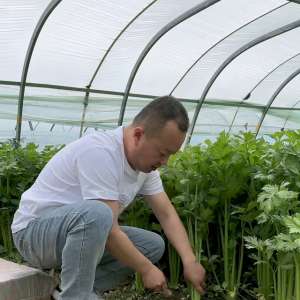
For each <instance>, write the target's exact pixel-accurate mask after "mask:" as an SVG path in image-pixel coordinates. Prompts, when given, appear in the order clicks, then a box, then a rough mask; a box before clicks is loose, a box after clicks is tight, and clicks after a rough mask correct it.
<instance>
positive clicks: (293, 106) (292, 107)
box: [282, 100, 300, 130]
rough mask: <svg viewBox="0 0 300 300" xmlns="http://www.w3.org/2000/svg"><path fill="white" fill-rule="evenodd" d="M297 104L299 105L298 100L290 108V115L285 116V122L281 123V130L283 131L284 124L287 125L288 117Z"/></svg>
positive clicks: (299, 101)
mask: <svg viewBox="0 0 300 300" xmlns="http://www.w3.org/2000/svg"><path fill="white" fill-rule="evenodd" d="M299 103H300V100H298V101H297V102H296V103H295V104H294V105H292V106H291V108H290V113H289V114H288V115H287V117H286V119H285V121H284V123H283V126H282V129H283V130H284V128H285V125H286V123H287V122H288V120H289V117H290V115H291V114H292V113H293V111H294V108H295V107H296V106H297V105H298V104H299Z"/></svg>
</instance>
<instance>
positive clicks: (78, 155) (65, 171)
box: [12, 127, 163, 233]
mask: <svg viewBox="0 0 300 300" xmlns="http://www.w3.org/2000/svg"><path fill="white" fill-rule="evenodd" d="M162 191H163V186H162V182H161V179H160V176H159V172H158V171H153V172H150V173H143V172H137V171H135V170H133V169H132V168H131V167H130V165H129V163H128V161H127V159H126V156H125V153H124V144H123V127H118V128H117V129H114V130H109V131H103V132H96V133H93V134H91V135H87V136H84V137H82V138H80V139H78V140H77V141H75V142H72V143H70V144H69V145H67V146H65V147H64V148H63V149H62V150H60V151H59V152H58V153H57V154H55V155H54V156H53V157H52V158H51V159H50V161H49V162H48V163H47V165H46V166H45V167H44V169H43V170H42V171H41V173H40V174H39V176H38V178H37V179H36V181H35V182H34V184H33V185H32V186H31V188H29V189H28V190H26V191H25V192H24V193H23V194H22V197H21V201H20V205H19V208H18V210H17V211H16V213H15V216H14V219H13V223H12V232H14V233H15V232H17V231H19V230H21V229H23V228H25V227H26V226H27V224H28V223H29V222H30V221H32V220H34V219H35V218H37V217H39V216H40V215H41V214H43V215H45V213H46V212H47V211H50V210H52V209H53V208H57V207H59V206H62V205H66V204H72V203H78V202H80V201H86V200H90V199H104V200H117V201H119V202H120V206H121V207H122V210H123V209H124V208H125V207H127V206H128V205H129V204H130V202H132V201H133V199H134V198H135V196H136V195H137V194H143V195H154V194H158V193H160V192H162Z"/></svg>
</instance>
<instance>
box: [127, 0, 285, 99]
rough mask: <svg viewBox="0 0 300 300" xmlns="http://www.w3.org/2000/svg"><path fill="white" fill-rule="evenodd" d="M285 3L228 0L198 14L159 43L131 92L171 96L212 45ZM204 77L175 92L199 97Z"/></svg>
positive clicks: (153, 49)
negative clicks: (188, 71)
mask: <svg viewBox="0 0 300 300" xmlns="http://www.w3.org/2000/svg"><path fill="white" fill-rule="evenodd" d="M283 3H286V1H260V0H252V1H248V0H239V1H235V0H225V1H220V2H218V3H216V4H214V5H212V6H211V7H209V8H207V9H205V10H203V11H201V12H199V13H198V14H196V15H195V16H193V17H191V18H189V19H187V20H186V21H184V22H182V23H181V24H179V25H178V26H176V27H175V28H173V29H172V30H171V31H169V32H168V33H167V34H166V35H164V36H163V37H162V38H161V39H160V40H159V41H158V42H157V43H156V45H155V46H154V47H153V48H152V49H151V51H150V52H149V54H148V55H147V56H146V58H145V60H144V62H143V64H142V65H141V67H140V69H139V71H138V73H137V76H136V78H135V80H134V83H133V86H132V90H131V91H132V92H135V93H146V94H147V93H153V89H155V93H156V94H158V95H164V94H169V93H170V92H171V91H172V89H173V88H174V86H175V85H176V83H177V82H178V81H179V79H180V78H181V76H182V75H183V74H184V73H185V72H186V70H187V69H188V68H189V67H190V66H191V65H192V64H193V63H194V62H195V61H196V60H197V59H198V58H199V56H201V55H202V54H203V53H204V52H205V51H207V50H208V49H209V48H210V47H211V46H212V45H214V44H216V43H217V42H219V41H220V40H221V39H223V38H224V37H226V36H227V35H228V34H230V33H231V32H233V31H234V30H236V29H237V28H239V27H241V26H243V25H244V24H246V23H247V22H249V21H251V20H253V19H254V18H256V17H257V16H258V15H261V14H264V13H266V12H268V11H270V10H271V9H273V8H274V7H278V6H279V5H281V4H283ZM224 54H225V53H224ZM158 62H159V63H158ZM208 63H209V62H208ZM204 78H206V79H208V78H207V77H204ZM204 78H202V77H201V76H199V77H197V78H196V79H195V81H192V82H190V83H189V82H187V84H186V88H184V87H183V86H182V92H181V93H180V92H179V91H176V95H178V96H181V97H187V98H196V97H197V96H198V95H199V90H201V87H200V86H199V81H200V82H202V81H203V79H204ZM183 89H184V90H183ZM194 90H195V93H193V91H194Z"/></svg>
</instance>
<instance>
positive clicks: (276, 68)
mask: <svg viewBox="0 0 300 300" xmlns="http://www.w3.org/2000/svg"><path fill="white" fill-rule="evenodd" d="M299 55H300V54H299V53H298V54H296V55H294V56H292V57H290V58H289V59H287V60H285V61H284V62H282V63H280V64H279V65H278V66H276V67H275V68H274V69H272V70H271V71H270V72H268V73H267V74H266V75H265V76H264V77H263V78H262V79H261V80H259V81H258V82H257V84H256V85H255V86H254V87H253V88H252V89H251V91H250V92H249V93H247V95H246V96H245V97H244V98H243V100H242V101H241V102H240V103H239V105H238V107H237V109H236V111H235V113H234V116H233V119H232V122H231V124H230V127H229V130H228V133H230V131H231V129H232V127H233V124H234V121H235V118H236V116H237V114H238V113H239V110H240V107H241V106H242V104H243V103H244V102H245V101H246V100H248V99H249V98H250V97H251V94H252V93H253V91H254V90H255V89H256V88H257V87H258V86H260V84H261V83H263V82H264V81H265V80H266V79H267V78H268V77H270V76H271V75H272V74H274V73H275V71H277V70H278V69H279V68H280V67H283V66H285V65H286V64H287V63H289V62H290V61H292V60H293V59H294V58H297V56H299Z"/></svg>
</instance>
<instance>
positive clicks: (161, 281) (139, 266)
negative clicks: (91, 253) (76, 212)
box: [101, 200, 167, 291]
mask: <svg viewBox="0 0 300 300" xmlns="http://www.w3.org/2000/svg"><path fill="white" fill-rule="evenodd" d="M101 201H103V202H104V203H105V204H106V205H108V206H109V207H110V208H111V210H112V212H113V226H112V229H111V231H110V234H109V236H108V239H107V242H106V249H107V250H108V251H109V252H110V254H111V255H112V256H114V257H115V258H117V259H118V260H119V261H121V262H122V263H123V264H125V265H126V266H128V267H130V268H132V269H134V270H135V271H136V272H138V273H140V274H141V276H142V279H143V283H144V286H145V287H146V288H149V289H153V290H156V291H159V290H162V289H165V288H166V287H167V283H166V279H165V276H164V274H163V273H162V272H161V271H160V270H159V269H158V268H157V267H156V266H155V265H153V264H152V262H151V261H150V260H149V259H148V258H146V257H145V256H144V255H143V254H142V253H141V252H140V251H139V250H138V249H137V248H136V247H135V246H134V244H133V243H132V242H131V241H130V239H129V238H128V236H127V235H126V234H125V233H124V232H123V231H122V230H121V228H120V226H119V224H118V215H119V203H118V201H112V200H105V201H104V200H101Z"/></svg>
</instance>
